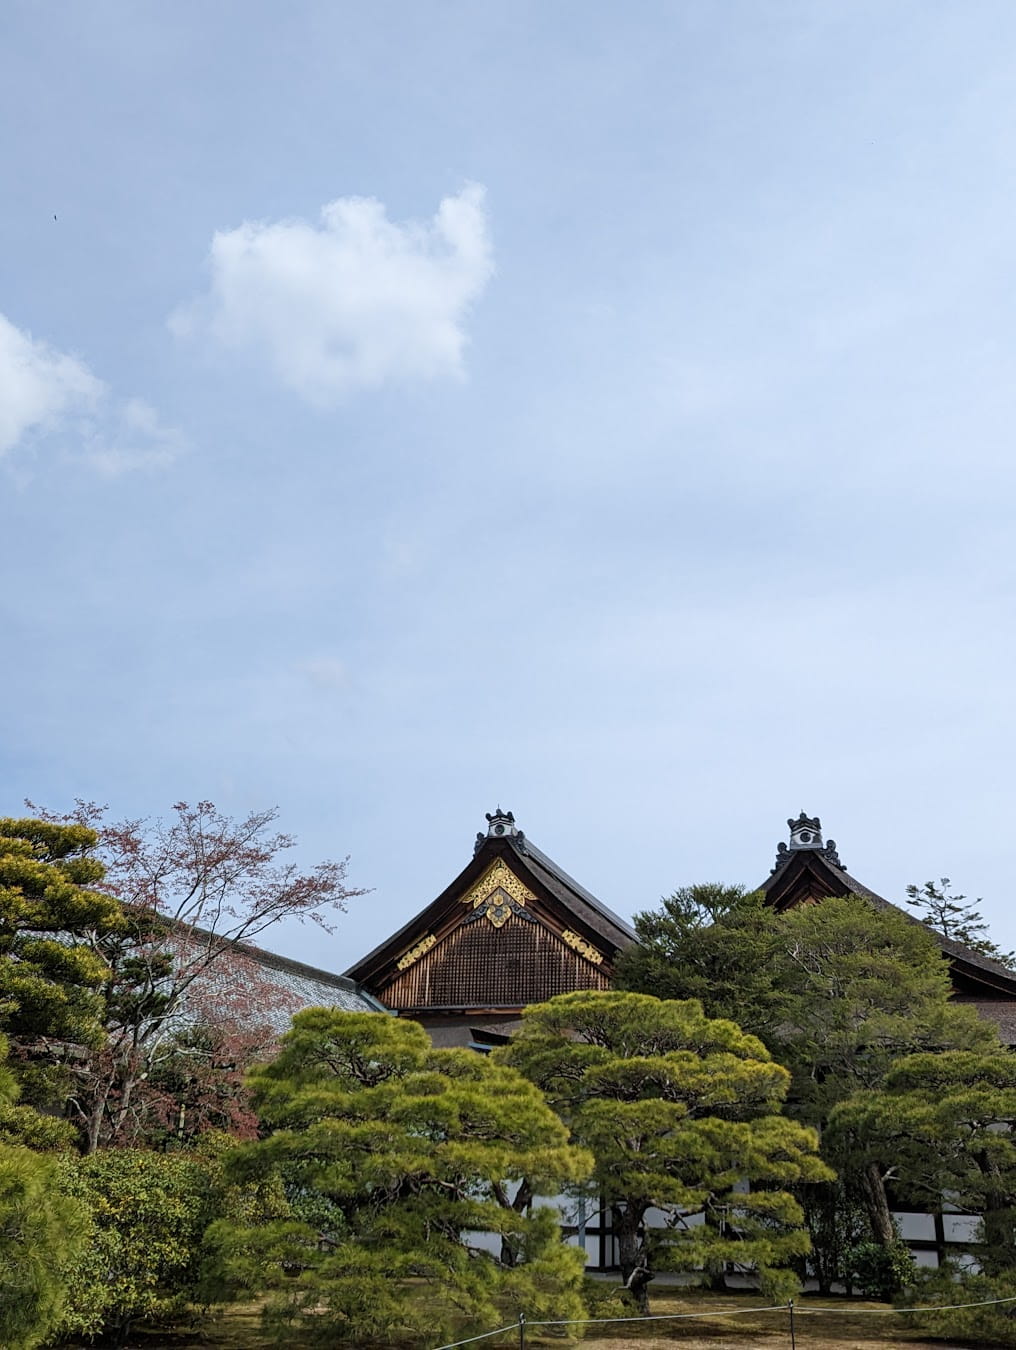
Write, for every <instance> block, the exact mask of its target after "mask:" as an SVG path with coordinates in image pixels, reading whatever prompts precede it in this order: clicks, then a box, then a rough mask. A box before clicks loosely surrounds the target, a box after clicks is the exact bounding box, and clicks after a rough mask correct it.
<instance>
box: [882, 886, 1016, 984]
mask: <svg viewBox="0 0 1016 1350" xmlns="http://www.w3.org/2000/svg"><path fill="white" fill-rule="evenodd" d="M951 885H952V882H951V881H950V880H949V878H948V877H941V878H940V879H939V881H938V882H937V883H936V882H934V881H926V882H925V883H924V885H923V886H915V885H910V886H908V887H907V904H908V905H913V906H914V908H915V909H919V910H920V911H921V922H922V923H925V924H927V926H928V927H929V928H930V929H931V930H932V932H934V933H941V934H942V936H943V937H946V938H950V939H951V940H952V941H954V942H962V943H963V945H964V946H965V947H970V948H971V949H972V950H973V951H975V952H980V953H981V955H982V956H990V957H991V958H992V960H994V961H1001V963H1002V964H1003V965H1005V966H1012V965H1013V962H1014V961H1016V952H1006V951H1003V950H1002V948H1001V947H999V946H998V944H997V943H995V942H992V940H991V938H990V937H989V935H988V925H987V924H986V923H985V921H984V919H983V917H982V915H981V911H980V910H979V909H978V908H977V907H978V905H979V904H980V903H981V901H980V900H971V901H969V902H968V901H967V897H966V896H965V895H950V893H949V888H950V886H951Z"/></svg>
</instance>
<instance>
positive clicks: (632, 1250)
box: [496, 991, 832, 1312]
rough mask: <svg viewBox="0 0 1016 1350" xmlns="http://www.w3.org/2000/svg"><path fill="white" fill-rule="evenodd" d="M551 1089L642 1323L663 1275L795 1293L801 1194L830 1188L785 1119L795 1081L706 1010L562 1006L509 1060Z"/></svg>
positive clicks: (527, 1032)
mask: <svg viewBox="0 0 1016 1350" xmlns="http://www.w3.org/2000/svg"><path fill="white" fill-rule="evenodd" d="M496 1057H497V1058H498V1060H499V1061H500V1062H501V1063H504V1064H507V1065H510V1066H512V1067H513V1068H517V1069H520V1070H521V1071H522V1072H523V1073H524V1074H525V1075H526V1076H527V1077H528V1078H529V1079H531V1080H532V1082H534V1083H535V1084H536V1085H537V1086H538V1087H540V1088H541V1089H542V1090H543V1091H544V1093H545V1094H546V1096H547V1099H548V1101H549V1102H550V1104H551V1105H552V1106H553V1107H554V1109H555V1110H556V1111H557V1112H558V1113H559V1114H560V1115H561V1117H562V1119H563V1120H565V1121H566V1123H567V1124H568V1125H569V1127H570V1129H571V1131H572V1137H573V1138H574V1140H575V1142H576V1143H578V1144H581V1145H583V1146H584V1147H586V1148H588V1149H589V1150H590V1151H591V1153H592V1155H593V1158H594V1160H595V1164H594V1169H593V1175H592V1178H591V1181H592V1186H593V1189H594V1195H595V1196H596V1197H597V1198H600V1199H602V1201H603V1203H604V1204H605V1206H607V1207H608V1208H609V1211H610V1215H611V1226H612V1230H613V1233H614V1236H615V1237H616V1239H617V1242H618V1250H619V1257H620V1265H621V1273H622V1277H623V1279H624V1282H625V1285H626V1286H627V1288H628V1289H629V1290H630V1291H631V1293H632V1295H633V1297H634V1299H635V1301H636V1304H637V1306H638V1307H639V1309H640V1311H642V1312H647V1311H648V1308H649V1296H648V1288H649V1284H650V1282H651V1280H652V1278H653V1276H654V1274H655V1272H656V1271H657V1270H684V1271H692V1270H699V1269H706V1270H707V1271H708V1270H717V1269H722V1268H723V1266H724V1265H725V1264H726V1263H728V1262H734V1263H736V1264H737V1265H738V1266H741V1267H744V1268H746V1269H748V1270H750V1271H752V1272H753V1273H754V1274H755V1275H756V1276H757V1278H758V1281H759V1283H760V1285H761V1287H762V1288H763V1290H764V1291H765V1292H766V1293H768V1294H772V1295H776V1294H781V1295H782V1294H784V1293H786V1292H787V1291H788V1290H792V1289H794V1288H796V1287H797V1286H796V1280H795V1278H794V1276H793V1274H792V1273H791V1272H790V1270H789V1269H788V1263H789V1262H790V1261H792V1260H793V1259H794V1258H795V1257H800V1256H801V1255H803V1253H804V1252H806V1251H807V1249H808V1237H807V1234H806V1232H805V1230H804V1228H803V1223H802V1221H803V1215H802V1212H801V1209H800V1206H799V1205H798V1203H797V1201H796V1200H795V1199H794V1197H793V1195H792V1194H791V1189H790V1188H791V1187H793V1186H794V1185H796V1184H798V1183H800V1182H802V1181H807V1180H814V1181H817V1180H822V1179H826V1178H829V1177H831V1175H832V1173H831V1172H830V1170H829V1168H828V1167H826V1165H825V1164H824V1163H823V1162H822V1161H821V1160H820V1159H819V1157H818V1155H817V1145H818V1141H817V1137H816V1135H815V1132H814V1131H813V1130H810V1129H808V1128H806V1127H804V1126H801V1125H799V1124H796V1123H795V1122H793V1121H790V1120H787V1119H786V1118H785V1117H784V1116H783V1115H782V1114H781V1108H782V1103H783V1099H784V1096H785V1095H786V1091H787V1087H788V1085H789V1082H790V1075H789V1074H788V1073H787V1071H786V1069H784V1068H782V1067H781V1066H780V1065H778V1064H776V1063H775V1062H774V1061H773V1059H772V1057H771V1055H770V1054H769V1052H768V1051H767V1050H766V1048H765V1046H764V1045H763V1044H762V1043H761V1041H759V1040H758V1039H757V1038H756V1037H754V1036H750V1035H748V1034H747V1033H745V1032H744V1031H742V1030H741V1028H740V1027H738V1026H736V1025H735V1024H734V1023H733V1022H730V1021H727V1020H722V1019H712V1018H708V1017H706V1016H705V1014H704V1013H703V1011H702V1006H701V1004H700V1003H698V1002H697V1001H695V1000H684V1001H681V1000H665V999H658V998H654V997H652V996H650V995H645V994H634V993H625V992H617V991H615V992H599V991H593V992H580V993H572V994H562V995H560V996H558V997H557V998H553V999H551V1000H550V1001H549V1002H547V1003H541V1004H537V1005H534V1006H533V1007H530V1008H528V1009H527V1010H526V1011H525V1013H524V1016H523V1026H522V1029H521V1031H519V1032H518V1033H517V1034H516V1036H515V1037H514V1038H513V1040H512V1042H511V1044H510V1045H508V1046H506V1047H504V1048H503V1049H501V1050H499V1051H497V1052H496Z"/></svg>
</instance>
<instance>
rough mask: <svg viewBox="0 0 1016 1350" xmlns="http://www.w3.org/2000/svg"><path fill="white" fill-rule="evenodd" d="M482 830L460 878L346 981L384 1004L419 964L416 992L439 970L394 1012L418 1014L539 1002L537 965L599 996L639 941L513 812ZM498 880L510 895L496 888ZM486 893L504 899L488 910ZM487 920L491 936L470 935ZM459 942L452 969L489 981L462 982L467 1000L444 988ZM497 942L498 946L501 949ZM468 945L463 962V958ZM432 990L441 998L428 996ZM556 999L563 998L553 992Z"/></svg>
mask: <svg viewBox="0 0 1016 1350" xmlns="http://www.w3.org/2000/svg"><path fill="white" fill-rule="evenodd" d="M487 822H488V828H487V832H486V834H484V833H483V832H482V831H481V833H480V834H478V835H477V838H476V844H475V847H474V851H473V857H472V858H471V859H470V861H469V862H468V863H467V864H466V866H465V867H464V868H463V869H462V871H461V872H460V873H459V874H458V876H457V877H456V878H455V879H454V880H453V881H452V882H451V883H450V884H449V885H448V886H446V887H445V889H444V890H443V891H442V892H441V894H440V895H439V896H438V897H437V898H436V899H435V900H433V901H432V902H431V903H430V904H429V905H427V906H426V907H425V908H424V909H422V910H420V911H419V912H418V913H417V914H416V915H414V917H413V918H412V919H410V920H409V922H408V923H406V924H403V926H402V927H401V928H400V929H399V930H398V931H397V932H395V933H393V934H392V936H391V937H389V938H387V939H386V940H385V941H384V942H382V943H381V944H380V946H378V947H375V949H374V950H373V951H372V952H369V953H368V954H367V955H366V956H364V957H363V958H362V959H361V960H359V961H357V962H356V964H355V965H353V966H351V967H350V968H349V970H348V971H347V972H346V974H347V976H348V977H349V978H351V979H353V980H355V981H357V983H359V984H361V985H363V986H365V987H366V988H368V989H370V990H372V991H373V992H374V993H375V994H377V995H378V996H380V997H382V998H383V999H384V1000H385V1001H386V1002H388V1001H389V999H388V994H387V991H389V990H391V989H392V987H393V982H399V981H400V980H401V975H400V972H403V971H407V970H408V969H409V967H410V966H414V965H416V964H417V963H419V970H418V971H416V972H414V975H413V980H414V981H415V982H416V984H417V985H419V986H420V988H421V990H422V988H423V982H421V980H420V978H419V976H420V973H421V972H422V971H425V970H427V969H428V968H429V969H431V970H433V971H435V972H436V971H437V970H438V967H439V966H440V965H441V963H442V962H443V963H444V974H443V976H442V978H441V979H440V980H439V981H436V982H435V983H433V984H432V985H428V986H427V990H426V991H425V992H419V993H418V994H413V995H410V994H409V993H407V992H406V991H405V990H403V991H402V999H403V1001H402V1002H400V1003H398V1004H392V1005H391V1006H399V1007H402V1008H403V1010H406V1009H407V1008H408V1007H412V1008H413V1009H414V1011H415V1010H416V1009H419V1008H423V1007H426V1008H427V1009H438V1008H440V1009H447V1010H455V1011H458V1010H462V1011H465V1010H467V1009H472V1010H476V1009H478V1008H481V1007H482V1008H483V1009H485V1010H487V1011H491V1012H497V1011H500V1010H507V1009H511V1008H518V1007H521V1006H524V1005H525V1004H526V1003H528V1002H531V1001H536V1000H535V999H534V998H533V997H532V990H533V987H534V979H535V980H536V984H537V985H539V979H540V977H539V976H536V975H534V971H535V970H536V969H537V967H539V966H540V964H541V963H543V969H544V970H545V972H546V976H545V977H546V980H547V981H548V982H550V981H551V980H553V981H556V982H557V983H558V984H560V983H561V982H562V981H564V982H565V983H568V981H569V979H570V978H571V977H570V976H569V975H568V974H567V971H566V969H565V967H568V968H569V969H572V968H573V974H574V982H573V984H572V985H570V986H569V987H575V988H581V987H591V986H593V985H596V986H597V987H599V986H600V985H602V984H603V983H604V980H605V979H608V978H609V974H610V972H611V971H612V969H613V962H614V959H615V957H616V956H617V953H618V952H619V951H620V950H621V949H622V948H624V947H627V946H628V945H629V944H630V943H632V942H634V941H635V932H634V930H633V929H632V928H631V926H630V925H629V924H627V923H626V922H625V921H624V920H623V919H622V918H620V917H619V916H618V915H617V914H615V913H614V912H613V911H612V910H611V909H608V907H607V906H606V905H604V904H603V903H602V901H600V900H598V899H597V898H596V897H595V896H594V895H593V894H592V893H591V892H590V891H588V890H586V888H585V887H584V886H581V885H580V884H579V883H578V882H577V881H575V879H574V878H573V877H571V876H569V875H568V873H567V872H565V871H564V869H563V868H561V867H559V866H558V864H557V863H555V862H554V861H553V860H552V859H551V858H549V857H548V856H547V855H546V854H545V853H543V852H542V851H541V850H540V849H538V848H536V847H535V845H533V844H531V843H530V842H529V840H528V839H526V837H525V835H524V834H523V833H522V831H521V830H519V829H518V828H517V827H516V825H515V818H514V816H513V815H512V813H511V812H510V811H509V812H502V811H501V809H500V808H498V810H497V812H495V813H493V814H490V815H488V816H487ZM499 867H500V868H501V869H503V870H502V871H499V870H498V869H499ZM499 877H500V878H501V879H502V881H504V882H505V883H506V884H507V886H508V889H507V890H505V889H504V887H503V886H501V885H500V884H499V882H498V878H499ZM485 887H487V888H488V889H489V890H490V892H491V894H493V892H494V891H497V892H498V895H499V896H500V899H499V900H492V899H491V897H490V896H489V895H487V894H486V892H485V891H484V888H485ZM478 888H479V889H478ZM481 891H484V894H480V892H481ZM491 906H493V909H492V911H491V913H489V914H488V910H489V909H490V908H491ZM484 917H489V918H490V924H491V925H492V927H493V929H494V930H496V931H495V932H490V931H489V930H488V926H487V925H483V924H482V923H481V925H480V927H479V928H477V927H476V924H477V921H478V920H482V919H483V918H484ZM467 929H468V930H469V932H468V934H467V931H466V930H467ZM456 934H458V935H459V936H458V937H455V942H456V943H458V950H457V952H456V954H455V958H454V959H455V962H456V963H457V965H456V969H457V970H459V971H460V972H461V971H464V970H466V969H467V967H469V969H474V968H475V967H476V964H477V963H478V962H483V963H485V965H484V968H485V970H486V972H487V973H486V974H485V975H482V976H481V975H479V974H477V975H475V978H474V976H473V975H470V978H469V980H463V981H462V983H463V987H464V990H465V986H466V985H469V986H470V987H469V989H468V990H466V991H465V992H463V994H462V996H461V998H460V997H459V996H458V995H456V994H455V992H454V989H452V988H451V987H450V984H449V981H450V979H451V977H450V974H449V970H450V964H449V963H450V961H451V957H452V950H451V949H452V946H453V945H454V943H453V942H452V939H453V936H454V935H456ZM499 934H500V935H501V936H502V937H503V938H504V941H500V940H499V939H498V935H499ZM481 935H482V936H481ZM467 937H468V945H469V948H470V950H469V952H468V953H466V952H464V951H463V950H462V948H463V946H464V945H465V944H466V941H467ZM508 939H511V941H509V940H508ZM481 949H482V950H481ZM502 957H503V959H502ZM470 962H472V966H471V967H470V966H469V963H470ZM552 968H553V969H552ZM513 972H514V973H513ZM483 981H486V983H485V988H486V989H487V990H488V994H487V996H486V997H485V998H481V997H480V995H479V993H478V985H479V983H482V982H483ZM406 982H407V981H404V980H403V981H401V983H402V984H405V983H406ZM438 987H440V989H441V990H443V991H444V992H441V993H436V992H434V991H435V990H436V989H437V988H438ZM548 987H549V984H548ZM524 991H525V994H524ZM553 992H560V989H558V988H557V987H555V988H554V989H553ZM547 996H548V997H549V994H548V995H547ZM407 1000H408V1002H407Z"/></svg>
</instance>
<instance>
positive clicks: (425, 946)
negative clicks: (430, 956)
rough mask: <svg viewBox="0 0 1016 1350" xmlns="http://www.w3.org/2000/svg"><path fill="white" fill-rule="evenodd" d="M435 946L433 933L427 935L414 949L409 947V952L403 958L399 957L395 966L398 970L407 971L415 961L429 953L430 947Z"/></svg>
mask: <svg viewBox="0 0 1016 1350" xmlns="http://www.w3.org/2000/svg"><path fill="white" fill-rule="evenodd" d="M436 944H437V938H436V937H435V936H434V934H433V933H428V934H427V936H426V937H425V938H421V940H420V941H419V942H418V943H417V944H416V946H415V947H411V948H410V949H409V951H408V952H406V954H405V956H400V957H399V959H398V960H397V961H396V962H395V964H396V966H397V967H398V968H399V970H408V969H409V967H410V966H411V965H412V964H413V963H414V962H415V961H419V959H420V957H421V956H423V955H424V953H426V952H429V951H430V949H431V947H433V946H435V945H436Z"/></svg>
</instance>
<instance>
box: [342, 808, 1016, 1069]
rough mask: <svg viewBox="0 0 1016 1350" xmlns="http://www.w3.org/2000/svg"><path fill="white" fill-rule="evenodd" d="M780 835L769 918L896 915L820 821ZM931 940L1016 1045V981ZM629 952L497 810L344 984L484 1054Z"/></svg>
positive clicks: (598, 981)
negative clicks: (460, 862)
mask: <svg viewBox="0 0 1016 1350" xmlns="http://www.w3.org/2000/svg"><path fill="white" fill-rule="evenodd" d="M787 825H788V827H789V830H790V839H789V843H781V844H780V845H779V846H778V849H777V854H776V864H775V866H774V867H773V869H772V871H771V872H770V874H769V876H768V877H767V878H766V880H765V881H764V882H763V883H762V885H761V887H760V889H761V890H762V891H763V892H764V894H765V895H766V897H767V898H768V900H769V902H770V904H772V905H773V906H774V907H775V908H776V909H779V910H783V909H789V908H791V907H793V906H796V905H802V904H814V903H816V902H817V901H820V900H823V899H825V898H826V897H827V896H852V895H853V896H857V897H858V898H859V899H863V900H865V901H867V902H868V903H869V904H871V905H873V906H874V907H875V908H876V909H898V907H897V906H895V905H893V904H892V903H891V902H890V901H888V900H886V899H884V898H883V897H882V896H880V895H878V894H877V893H876V892H875V891H873V890H871V889H869V887H867V886H865V885H863V884H862V883H861V882H860V881H858V880H857V879H856V878H855V877H853V876H851V874H850V873H849V872H848V871H847V869H846V868H845V866H844V865H843V863H842V861H841V860H840V857H839V854H838V853H837V851H836V845H835V843H834V842H833V841H832V840H829V841H828V843H827V842H825V841H824V839H823V835H822V826H821V822H820V820H819V819H818V817H817V816H816V817H810V816H806V815H805V814H804V813H803V812H802V813H801V815H800V816H799V817H798V818H797V819H796V820H788V821H787ZM899 912H903V913H907V911H905V910H904V911H899ZM907 917H908V918H909V919H911V920H912V921H913V922H914V923H918V922H919V920H918V919H916V918H915V917H914V916H913V915H911V914H909V913H907ZM936 937H937V941H938V943H939V945H940V946H941V948H942V952H943V955H944V956H945V958H946V959H947V960H948V962H949V970H950V975H951V978H952V984H953V990H954V997H955V999H956V1000H957V1002H962V1003H973V1004H975V1005H976V1007H977V1009H978V1011H979V1012H980V1013H981V1014H982V1016H984V1017H987V1018H989V1019H990V1020H991V1021H993V1022H995V1023H996V1024H997V1026H998V1027H999V1031H1000V1033H1001V1036H1002V1039H1003V1040H1004V1041H1005V1042H1006V1044H1009V1045H1012V1044H1016V973H1014V972H1013V971H1011V970H1009V969H1008V968H1007V967H1006V966H1004V965H1001V964H1000V963H999V962H998V961H994V960H992V959H991V958H990V957H987V956H982V955H981V954H980V953H979V952H976V951H973V950H972V949H971V948H969V947H967V946H965V945H964V944H963V943H960V942H956V941H953V940H952V939H950V938H946V937H942V936H940V935H936ZM634 941H636V937H635V933H634V930H633V929H632V928H631V926H630V925H629V924H628V923H626V922H625V920H624V919H622V918H620V917H619V916H618V915H617V914H615V913H613V911H612V910H610V909H608V908H607V906H606V905H605V904H603V903H602V901H600V900H597V899H596V897H595V896H594V895H591V894H590V892H589V891H587V890H586V889H585V887H584V886H581V885H580V884H579V883H578V882H577V881H575V880H574V879H573V878H572V877H570V876H569V875H568V873H567V872H565V871H564V870H563V868H561V867H559V866H558V864H557V863H555V862H553V861H552V860H551V859H550V858H548V857H547V855H546V854H545V853H542V852H541V851H540V849H538V848H537V847H536V846H535V844H533V843H531V842H530V840H529V839H527V838H526V836H525V835H524V834H523V832H522V831H521V830H520V829H519V828H518V826H517V825H516V823H515V817H514V816H513V814H512V813H511V811H502V810H501V809H500V807H499V808H498V809H497V811H495V812H494V813H493V814H492V815H488V816H487V830H486V832H485V833H484V832H481V833H480V834H478V835H477V837H476V844H475V847H474V850H473V857H472V859H471V860H470V861H469V862H468V863H467V865H466V866H465V867H464V868H463V870H462V871H461V872H460V873H459V875H458V876H457V877H456V878H455V880H454V881H452V882H451V884H450V885H449V886H447V887H446V888H445V890H443V891H442V892H441V894H440V895H439V896H438V897H437V899H436V900H434V901H432V902H431V903H430V904H429V905H428V906H427V907H426V908H425V909H423V910H421V911H420V912H419V913H418V914H417V915H416V916H415V917H414V918H412V919H410V921H409V922H408V923H407V924H405V925H403V927H402V928H400V929H399V930H398V932H397V933H394V934H393V935H392V936H391V937H390V938H388V939H387V940H386V941H385V942H383V943H382V944H381V945H380V946H379V947H376V948H375V949H374V951H372V952H371V953H370V954H369V955H367V956H365V957H363V959H362V960H360V961H358V962H357V963H356V964H355V965H354V966H352V967H350V969H349V970H348V971H347V972H346V976H347V978H348V979H350V980H351V981H353V982H355V984H356V985H357V986H358V987H359V988H360V989H362V990H365V991H367V992H368V993H369V994H370V995H372V996H373V997H374V998H375V999H377V1000H378V1001H379V1002H380V1003H382V1004H384V1005H385V1007H387V1008H389V1009H391V1011H393V1012H395V1013H397V1014H398V1015H399V1016H402V1017H412V1018H414V1019H415V1020H416V1021H418V1022H420V1023H422V1025H423V1026H425V1027H426V1028H427V1030H428V1031H429V1033H430V1035H431V1037H432V1039H433V1040H434V1042H435V1043H436V1044H440V1045H467V1044H472V1045H474V1046H476V1047H477V1048H486V1047H487V1046H489V1045H491V1044H496V1043H498V1042H500V1041H503V1040H505V1039H506V1038H507V1037H508V1036H510V1035H511V1032H512V1030H513V1029H514V1028H515V1027H516V1026H517V1025H518V1020H519V1017H520V1015H521V1013H522V1009H523V1008H525V1007H527V1006H528V1005H529V1004H531V1003H539V1002H542V1001H543V1000H544V999H548V998H552V997H553V996H554V995H555V994H563V993H568V992H570V991H572V990H578V989H608V988H610V985H611V977H612V975H613V970H614V963H615V960H616V958H617V955H618V953H619V952H620V951H621V950H623V948H624V947H626V946H628V945H629V944H630V943H632V942H634Z"/></svg>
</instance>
